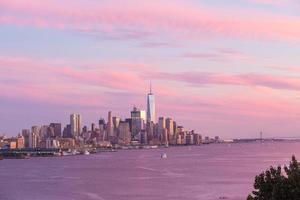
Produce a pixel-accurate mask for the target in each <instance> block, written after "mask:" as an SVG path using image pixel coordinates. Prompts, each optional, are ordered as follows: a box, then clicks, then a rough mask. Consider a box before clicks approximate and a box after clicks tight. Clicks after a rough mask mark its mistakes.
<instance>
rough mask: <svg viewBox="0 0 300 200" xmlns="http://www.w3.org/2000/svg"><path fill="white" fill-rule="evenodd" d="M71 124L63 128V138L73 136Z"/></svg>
mask: <svg viewBox="0 0 300 200" xmlns="http://www.w3.org/2000/svg"><path fill="white" fill-rule="evenodd" d="M72 137H73V136H72V133H71V124H68V125H67V126H66V127H65V128H64V130H63V138H72Z"/></svg>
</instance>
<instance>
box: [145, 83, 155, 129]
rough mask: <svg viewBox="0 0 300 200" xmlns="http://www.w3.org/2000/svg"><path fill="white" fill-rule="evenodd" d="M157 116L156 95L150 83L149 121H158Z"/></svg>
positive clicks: (148, 98)
mask: <svg viewBox="0 0 300 200" xmlns="http://www.w3.org/2000/svg"><path fill="white" fill-rule="evenodd" d="M155 118H156V113H155V96H154V94H153V93H152V85H151V83H150V93H149V94H148V95H147V122H149V123H150V122H153V123H156V120H155Z"/></svg>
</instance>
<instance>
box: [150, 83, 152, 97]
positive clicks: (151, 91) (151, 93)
mask: <svg viewBox="0 0 300 200" xmlns="http://www.w3.org/2000/svg"><path fill="white" fill-rule="evenodd" d="M150 94H152V81H150Z"/></svg>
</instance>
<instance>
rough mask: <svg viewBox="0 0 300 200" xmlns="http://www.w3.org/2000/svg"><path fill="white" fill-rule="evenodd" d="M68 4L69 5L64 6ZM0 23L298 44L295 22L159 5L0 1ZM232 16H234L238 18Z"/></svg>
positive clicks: (110, 34)
mask: <svg viewBox="0 0 300 200" xmlns="http://www.w3.org/2000/svg"><path fill="white" fill-rule="evenodd" d="M66 5H68V6H66ZM0 9H1V11H2V12H1V13H2V14H1V15H0V23H2V24H15V25H18V24H20V25H29V26H36V27H48V28H56V29H65V30H77V31H81V32H85V33H89V34H93V35H100V36H101V35H104V36H107V37H111V38H126V39H128V38H141V37H148V36H151V35H158V36H159V35H160V34H164V33H167V34H168V35H171V36H173V37H176V38H178V37H184V39H195V38H199V37H200V38H201V37H202V36H204V35H206V36H208V35H209V36H210V37H214V36H216V37H234V38H247V39H267V40H269V39H271V40H290V41H299V35H300V22H299V19H298V18H297V17H288V16H284V15H279V14H278V15H275V14H270V13H260V12H254V11H247V10H235V11H234V12H231V13H229V12H227V11H225V10H221V9H217V8H211V7H204V6H194V5H193V4H189V3H183V2H181V3H179V2H167V1H165V2H163V3H162V2H159V3H158V1H151V2H149V1H147V2H143V3H140V2H137V1H129V0H127V1H122V3H121V4H116V3H111V1H101V2H100V3H99V2H94V1H93V2H89V3H87V2H86V1H76V2H74V1H69V0H64V1H63V2H59V3H58V1H49V0H46V1H37V0H30V1H26V2H25V1H21V0H12V1H0ZM236 16H239V17H238V18H237V17H236Z"/></svg>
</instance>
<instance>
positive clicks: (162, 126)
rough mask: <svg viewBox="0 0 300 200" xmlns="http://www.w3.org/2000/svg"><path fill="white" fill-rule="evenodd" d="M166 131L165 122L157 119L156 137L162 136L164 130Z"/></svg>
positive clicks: (161, 118)
mask: <svg viewBox="0 0 300 200" xmlns="http://www.w3.org/2000/svg"><path fill="white" fill-rule="evenodd" d="M165 129H166V120H165V118H164V117H160V118H159V119H158V135H159V137H161V136H163V135H164V130H165Z"/></svg>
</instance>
